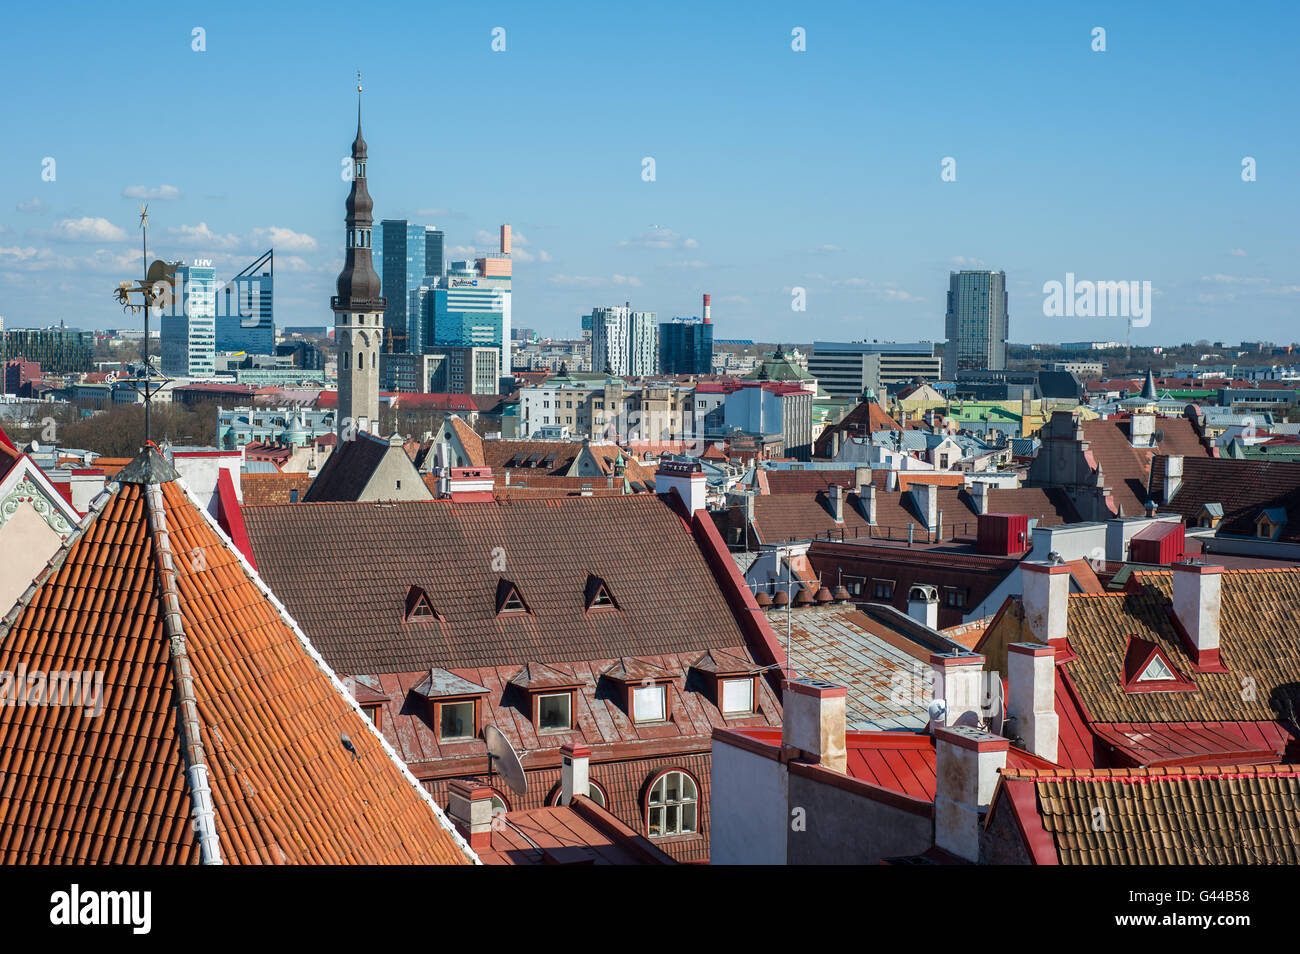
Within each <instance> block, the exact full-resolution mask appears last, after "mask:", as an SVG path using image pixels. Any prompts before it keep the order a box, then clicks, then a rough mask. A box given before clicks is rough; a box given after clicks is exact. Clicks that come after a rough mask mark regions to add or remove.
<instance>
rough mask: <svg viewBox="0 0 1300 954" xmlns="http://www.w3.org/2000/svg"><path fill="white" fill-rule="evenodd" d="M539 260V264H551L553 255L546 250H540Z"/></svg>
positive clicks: (538, 253)
mask: <svg viewBox="0 0 1300 954" xmlns="http://www.w3.org/2000/svg"><path fill="white" fill-rule="evenodd" d="M537 260H538V261H539V262H549V261H550V260H551V253H550V252H548V251H546V250H545V249H540V250H539V251H538V252H537Z"/></svg>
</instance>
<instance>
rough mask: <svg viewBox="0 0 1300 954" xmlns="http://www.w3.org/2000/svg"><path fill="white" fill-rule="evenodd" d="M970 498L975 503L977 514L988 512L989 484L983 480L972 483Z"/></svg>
mask: <svg viewBox="0 0 1300 954" xmlns="http://www.w3.org/2000/svg"><path fill="white" fill-rule="evenodd" d="M970 499H971V502H972V503H974V504H975V512H976V513H977V514H986V513H988V512H989V485H988V483H987V482H985V481H983V480H977V481H975V483H973V484H971V485H970Z"/></svg>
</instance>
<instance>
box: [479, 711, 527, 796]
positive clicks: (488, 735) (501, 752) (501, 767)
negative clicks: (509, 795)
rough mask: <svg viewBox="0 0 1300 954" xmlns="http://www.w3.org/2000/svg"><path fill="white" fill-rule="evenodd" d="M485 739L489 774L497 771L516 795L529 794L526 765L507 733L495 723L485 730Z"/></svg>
mask: <svg viewBox="0 0 1300 954" xmlns="http://www.w3.org/2000/svg"><path fill="white" fill-rule="evenodd" d="M483 741H484V742H486V743H487V751H488V775H489V776H491V774H492V773H493V772H496V773H497V774H498V775H500V776H501V780H502V781H503V782H505V783H506V788H508V789H510V791H512V792H514V793H515V794H516V795H527V794H528V778H527V777H526V776H525V775H524V767H523V765H521V764H520V763H519V756H518V755H516V754H515V748H514V746H513V745H511V744H510V740H509V739H507V738H506V737H505V734H504V733H503V732H502V731H501V730H500V729H498V728H497V727H496V726H494V725H490V726H488V727H487V728H486V729H484V730H483Z"/></svg>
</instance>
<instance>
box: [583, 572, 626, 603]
mask: <svg viewBox="0 0 1300 954" xmlns="http://www.w3.org/2000/svg"><path fill="white" fill-rule="evenodd" d="M583 602H584V606H585V608H586V609H587V610H588V611H590V610H616V609H618V608H619V607H618V603H617V602H616V601H615V599H614V596H613V594H612V593H610V591H609V586H608V584H606V583H605V581H604V580H602V579H601V578H600V577H598V576H596V575H594V574H591V573H589V574H587V586H586V592H585V593H584V597H583Z"/></svg>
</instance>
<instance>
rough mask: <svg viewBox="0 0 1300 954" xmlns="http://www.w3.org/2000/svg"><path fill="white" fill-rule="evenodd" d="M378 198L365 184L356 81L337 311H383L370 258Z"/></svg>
mask: <svg viewBox="0 0 1300 954" xmlns="http://www.w3.org/2000/svg"><path fill="white" fill-rule="evenodd" d="M374 210H375V202H374V200H373V199H371V198H370V190H369V189H368V188H367V187H366V140H365V138H364V137H362V135H361V85H360V83H358V84H357V138H356V139H354V140H353V141H352V191H351V192H349V193H348V201H347V213H348V214H347V219H346V222H347V235H348V242H347V251H346V256H345V258H344V262H343V271H341V272H339V277H338V282H337V284H336V287H337V290H338V297H337V298H335V299H334V301H333V302H332V303H331V304H332V307H333V308H334V310H335V311H382V310H383V308H384V300H383V298H382V297H381V289H380V282H379V275H378V274H376V272H375V267H374V264H373V263H372V262H371V258H370V253H371V228H372V226H373V225H374V221H375V220H374V218H373V212H374Z"/></svg>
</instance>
